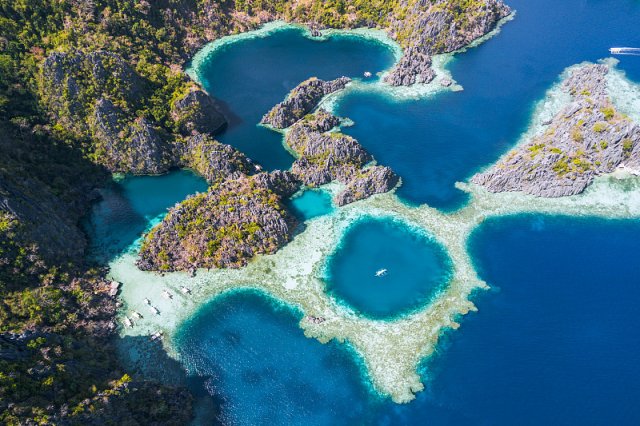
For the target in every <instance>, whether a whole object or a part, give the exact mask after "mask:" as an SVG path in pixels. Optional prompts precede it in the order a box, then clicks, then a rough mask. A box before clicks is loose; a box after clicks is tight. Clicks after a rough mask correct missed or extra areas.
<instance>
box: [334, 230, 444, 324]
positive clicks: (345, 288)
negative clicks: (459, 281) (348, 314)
mask: <svg viewBox="0 0 640 426" xmlns="http://www.w3.org/2000/svg"><path fill="white" fill-rule="evenodd" d="M449 268H450V264H449V261H448V257H447V255H446V254H445V252H444V250H443V249H442V247H441V246H440V245H439V244H438V243H436V242H435V241H432V240H430V239H429V238H428V237H426V236H424V235H422V234H419V233H417V232H415V231H413V230H411V229H410V228H409V227H408V226H406V225H404V224H401V223H399V222H395V221H391V220H388V219H373V218H366V219H363V220H360V221H358V222H357V223H356V224H354V225H353V226H352V227H351V228H350V229H349V230H348V231H347V232H346V234H345V235H344V236H343V239H342V241H341V242H340V245H339V247H338V249H337V250H336V252H335V253H333V254H332V255H331V256H330V258H329V261H328V265H327V271H326V275H327V292H328V293H329V294H331V295H332V296H333V297H335V298H336V299H337V300H338V301H340V302H342V303H345V304H347V305H348V306H350V307H352V308H353V309H354V310H355V311H356V312H359V313H361V314H363V315H365V316H367V317H370V318H376V319H383V318H385V319H390V318H393V317H398V316H400V315H401V314H404V313H407V312H410V311H412V310H415V309H417V308H420V307H423V306H425V305H426V304H427V303H428V302H429V301H430V300H432V298H433V296H434V295H435V294H436V293H437V291H438V290H439V289H441V288H443V286H444V285H445V284H446V283H447V277H448V276H449ZM378 271H384V275H380V276H376V273H377V272H378Z"/></svg>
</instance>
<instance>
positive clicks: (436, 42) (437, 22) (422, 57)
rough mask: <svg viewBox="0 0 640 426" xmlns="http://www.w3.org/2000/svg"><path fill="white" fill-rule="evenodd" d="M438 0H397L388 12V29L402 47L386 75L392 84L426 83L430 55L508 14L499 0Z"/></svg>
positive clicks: (489, 28)
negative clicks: (418, 0)
mask: <svg viewBox="0 0 640 426" xmlns="http://www.w3.org/2000/svg"><path fill="white" fill-rule="evenodd" d="M460 6H461V5H460V4H459V2H457V1H453V2H452V1H446V0H440V1H435V2H431V3H430V4H428V5H425V4H424V3H422V2H414V1H411V0H403V1H400V2H399V4H398V6H396V10H395V13H393V14H392V15H390V17H389V24H388V32H389V34H390V35H391V37H393V38H394V39H396V40H397V41H398V42H399V43H400V45H401V46H402V47H403V48H404V54H403V56H402V58H401V59H400V61H399V62H398V64H396V66H395V67H394V68H393V69H392V70H391V72H390V73H389V74H387V76H386V77H385V81H387V82H388V83H390V84H391V85H393V86H410V85H412V84H415V83H429V82H430V81H431V80H433V79H434V77H435V73H434V71H433V69H432V68H431V57H432V56H433V55H436V54H442V53H449V52H453V51H456V50H459V49H461V48H463V47H465V46H467V45H468V44H470V43H471V42H472V41H474V40H476V39H478V38H480V37H482V36H484V35H485V34H487V33H489V32H490V31H492V30H493V29H494V28H495V27H496V26H497V25H498V22H499V21H500V20H501V19H503V18H505V17H507V16H508V15H509V14H511V9H510V8H509V7H508V6H506V5H505V4H504V3H502V1H500V0H482V1H473V2H466V3H465V7H460Z"/></svg>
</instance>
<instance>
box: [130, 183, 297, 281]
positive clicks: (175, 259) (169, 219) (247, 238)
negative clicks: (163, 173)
mask: <svg viewBox="0 0 640 426" xmlns="http://www.w3.org/2000/svg"><path fill="white" fill-rule="evenodd" d="M265 180H266V181H268V180H269V179H265ZM263 184H264V182H263V181H262V180H261V179H255V178H251V177H241V178H239V179H235V180H226V181H224V182H221V183H220V184H217V185H213V186H212V187H211V188H210V189H209V192H207V193H206V194H199V195H196V196H193V197H190V198H188V199H187V200H185V201H184V202H182V203H180V204H178V205H177V206H176V207H174V208H173V209H171V210H170V211H169V214H168V215H167V216H166V217H165V219H164V220H163V221H162V223H160V224H159V225H158V226H157V227H155V228H154V229H152V230H151V232H149V234H148V235H147V236H146V238H145V242H144V244H143V246H142V249H141V250H140V258H139V260H138V267H139V268H140V269H143V270H157V271H175V270H191V269H195V268H212V267H216V268H225V267H229V268H238V267H241V266H244V265H246V264H247V262H248V261H249V259H251V258H252V257H253V256H255V255H257V254H265V253H274V252H275V251H276V250H278V249H279V248H280V247H282V246H283V245H284V244H286V243H287V242H288V241H289V240H290V238H291V235H292V232H293V229H294V227H295V224H296V222H295V219H294V217H293V216H291V215H290V214H289V213H288V212H287V211H286V209H285V208H284V207H283V205H282V204H281V199H280V197H279V196H278V195H277V194H276V193H274V192H273V191H271V190H270V189H268V188H267V187H265V186H263Z"/></svg>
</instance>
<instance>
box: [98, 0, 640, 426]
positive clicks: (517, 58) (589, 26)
mask: <svg viewBox="0 0 640 426" xmlns="http://www.w3.org/2000/svg"><path fill="white" fill-rule="evenodd" d="M508 3H509V5H511V6H513V7H514V9H516V10H517V16H516V18H515V19H514V20H513V21H512V22H509V23H507V24H506V25H505V26H504V27H503V29H502V32H501V34H499V35H498V36H496V37H494V38H492V39H491V40H489V41H488V42H486V43H484V44H482V45H481V46H479V47H477V48H474V49H471V50H469V51H468V52H465V53H463V54H460V55H459V56H457V57H456V58H455V59H453V60H452V61H451V62H450V63H449V64H448V69H449V71H450V72H451V73H452V75H453V77H454V78H455V79H456V80H457V81H458V83H460V84H461V85H462V86H463V87H464V91H463V92H455V93H453V92H440V93H438V94H435V95H433V96H431V97H428V98H406V97H393V96H390V95H388V94H385V93H383V92H380V90H378V89H374V87H375V86H376V85H375V83H372V84H368V83H363V84H359V85H357V86H356V87H355V88H354V89H352V90H348V91H347V92H346V94H345V95H344V96H343V97H341V98H339V99H338V100H337V102H336V103H335V104H334V105H335V108H336V112H337V113H339V114H340V115H344V116H348V117H349V118H351V119H352V120H353V121H354V123H355V125H354V126H352V127H348V128H345V129H344V131H345V132H347V133H350V134H352V135H353V136H355V137H357V138H358V139H359V140H360V142H361V143H362V144H363V145H364V146H365V147H366V148H367V149H369V150H370V151H371V152H372V153H373V154H374V155H375V157H376V158H377V160H378V162H379V163H381V164H385V165H389V166H391V167H392V168H394V169H395V170H396V171H397V172H398V173H399V174H400V175H401V177H402V179H403V185H402V187H401V188H400V189H399V191H398V193H399V195H400V196H401V197H402V198H403V199H404V200H405V201H407V202H409V203H415V204H419V203H428V204H429V205H431V206H434V207H437V208H439V209H441V210H455V209H457V208H459V207H461V206H463V205H464V203H465V202H466V197H465V195H464V194H463V193H462V192H460V191H459V190H457V189H456V188H455V187H454V183H455V182H456V181H463V180H465V179H467V178H468V177H469V176H471V175H472V174H473V173H474V172H475V171H477V170H478V169H480V168H482V167H484V166H486V165H488V164H490V163H491V162H493V161H495V160H496V159H497V158H498V157H499V156H500V155H501V154H502V153H503V152H504V151H505V150H507V149H508V148H509V147H510V146H512V145H513V144H514V143H515V142H516V141H517V139H518V137H519V136H520V135H521V133H522V132H523V131H525V130H526V128H527V126H528V123H529V120H530V117H531V113H532V111H533V110H534V107H535V104H536V102H537V101H538V100H540V99H541V98H542V97H543V96H544V93H545V91H546V90H547V89H549V87H551V86H552V85H553V84H555V83H556V82H557V78H558V76H559V75H560V74H561V73H562V71H563V70H564V69H565V68H566V67H567V66H570V65H572V64H575V63H580V62H582V61H585V60H589V61H595V60H597V59H600V58H603V57H606V56H607V48H608V47H611V46H613V45H632V46H633V45H640V33H638V32H637V31H634V30H633V29H634V28H635V27H637V24H638V22H640V4H638V2H637V1H632V0H622V1H615V2H614V1H612V0H611V1H590V0H567V1H563V2H557V1H552V0H539V1H536V2H530V1H528V2H527V1H524V0H512V1H509V2H508ZM393 57H394V56H393V51H392V49H391V48H389V47H388V46H385V45H383V44H380V43H379V42H375V41H367V40H365V39H364V38H361V37H354V36H334V37H331V38H329V39H328V40H324V41H312V40H310V39H307V38H305V37H304V34H303V31H302V30H299V29H295V28H289V29H284V30H280V31H277V32H274V33H272V34H270V35H269V36H267V37H261V38H252V39H245V40H242V41H238V42H237V43H233V44H229V45H227V46H225V47H224V48H222V49H221V50H219V51H216V53H215V54H213V55H211V56H210V57H208V58H207V60H205V61H204V62H202V63H201V64H200V67H199V68H198V70H196V71H197V73H198V75H199V77H200V78H201V80H202V82H203V84H204V86H205V87H206V88H207V90H209V91H210V92H211V93H212V94H213V95H214V96H216V97H217V98H218V99H220V101H221V103H222V106H223V108H224V109H225V111H226V112H227V114H228V115H229V116H230V117H231V123H230V126H229V129H228V130H227V131H226V133H225V134H223V135H222V137H221V138H220V139H221V140H222V141H223V142H226V143H230V144H232V145H234V146H236V147H238V148H239V149H241V150H243V151H245V152H246V153H248V154H249V155H250V156H251V157H252V158H254V159H255V160H257V161H259V162H260V163H261V164H263V165H264V166H265V167H267V168H269V169H272V168H281V167H284V168H286V167H288V166H289V164H290V163H291V161H292V158H291V156H290V155H289V153H288V152H287V151H286V150H285V149H284V148H283V146H282V140H281V135H280V134H279V133H276V132H272V131H270V130H268V129H266V128H263V127H260V126H257V123H258V121H259V119H260V117H261V116H262V114H264V113H265V112H266V111H268V109H269V108H270V107H271V106H273V104H275V103H277V102H279V101H280V100H282V98H283V97H284V96H285V94H286V93H287V92H288V90H289V89H290V88H292V87H293V86H295V85H296V84H298V83H299V82H300V81H302V80H304V79H306V78H308V77H310V76H318V77H321V78H335V77H338V76H340V75H345V74H346V75H349V76H352V77H358V76H360V75H361V74H362V73H363V72H364V71H372V72H377V71H382V70H384V69H385V68H388V67H389V66H390V64H391V62H392V60H393ZM618 68H619V69H622V70H623V71H625V72H626V73H627V76H628V77H629V78H631V79H633V80H636V81H640V58H633V57H628V58H623V60H622V62H621V63H620V64H619V66H618ZM369 89H371V90H369ZM174 184H175V185H174ZM117 185H118V186H116V190H115V192H113V193H112V194H109V193H106V194H105V197H104V200H103V201H102V202H101V203H99V204H97V206H96V209H95V212H94V215H93V218H92V220H91V221H90V222H89V223H88V227H89V234H90V236H91V237H92V244H93V248H94V252H96V253H97V254H98V257H99V258H100V255H102V256H103V257H102V259H103V260H105V261H109V260H110V259H112V258H114V257H115V256H117V255H119V254H120V253H122V252H125V251H127V250H135V249H136V246H135V241H136V239H137V238H138V237H139V236H140V234H141V233H142V232H144V230H145V229H147V228H148V227H149V226H150V225H151V224H152V223H153V222H154V221H155V220H158V217H159V216H161V215H162V213H163V212H164V211H165V209H166V208H167V207H170V206H171V205H173V204H174V203H175V202H177V201H179V200H181V199H183V198H184V197H185V196H186V195H187V194H190V193H194V192H197V191H201V190H203V189H204V186H205V185H204V182H203V181H202V180H201V179H199V178H196V177H194V176H193V175H192V174H189V172H177V173H173V174H170V175H168V176H165V177H157V178H146V177H144V178H128V179H125V180H124V181H122V182H120V183H119V184H117ZM323 197H324V198H323ZM327 197H328V196H327V195H326V194H324V195H323V194H322V193H317V192H315V191H307V192H305V193H303V194H302V195H301V196H300V197H299V198H296V199H294V200H293V201H292V203H293V205H294V208H295V206H296V204H297V209H298V214H299V215H300V217H301V219H302V220H311V219H317V220H323V218H327V217H331V216H332V215H339V214H340V212H341V209H336V208H334V207H332V206H331V205H330V202H328V198H327ZM383 224H384V225H385V226H392V224H391V223H390V222H389V223H386V222H383ZM349 232H350V231H349V230H347V233H346V235H345V238H346V239H347V240H346V241H345V242H347V243H348V238H349ZM383 234H384V233H383ZM372 235H374V236H375V235H376V232H372ZM377 235H379V234H377ZM400 240H401V241H402V242H401V243H400V244H401V245H404V244H406V241H405V240H403V239H402V238H400ZM639 242H640V225H639V222H638V221H631V220H627V221H607V220H601V219H589V218H580V219H578V218H568V217H546V216H540V215H537V216H517V217H509V218H497V219H491V220H489V221H487V222H486V223H485V224H483V225H482V226H481V227H480V228H479V229H478V230H476V231H475V232H474V234H473V236H472V238H471V240H470V242H469V247H468V249H469V254H470V256H471V257H472V259H473V261H474V264H475V266H476V268H477V269H478V271H479V274H480V276H481V278H482V279H483V280H485V281H486V282H487V283H488V284H489V285H490V286H491V288H492V289H491V290H490V291H488V292H479V293H477V294H476V295H474V302H475V304H476V305H477V306H478V308H479V312H477V313H471V314H469V315H467V316H465V317H463V318H461V319H460V322H461V323H462V328H461V329H460V330H457V331H455V332H446V333H445V334H444V336H443V339H442V340H441V342H440V343H439V345H438V350H437V351H436V353H435V355H433V356H431V357H430V358H428V359H426V360H424V362H423V363H422V366H421V377H422V380H423V383H424V384H425V387H426V389H425V390H424V391H423V392H420V393H418V394H417V395H416V399H415V400H414V401H412V402H411V403H409V404H403V405H398V404H394V403H392V402H391V401H390V400H388V399H386V398H383V397H380V396H378V395H377V394H376V392H375V390H373V388H372V385H371V383H370V382H369V379H368V377H367V376H366V374H363V371H364V369H363V368H362V360H361V359H360V358H359V356H358V355H357V354H355V353H354V351H352V350H350V349H349V347H348V346H347V345H342V344H337V343H335V342H330V343H328V344H325V345H323V344H320V343H319V342H318V341H317V340H315V339H309V338H307V337H305V336H304V334H303V332H302V330H301V329H300V328H299V327H298V324H297V323H298V321H300V319H301V314H300V313H299V312H297V311H295V310H292V309H291V308H288V307H283V306H282V305H280V304H279V303H277V302H275V301H273V300H271V299H269V298H268V297H265V296H264V295H263V294H261V293H256V292H246V291H245V292H242V291H238V292H234V293H231V294H228V295H225V296H222V297H220V298H218V299H216V300H213V301H211V302H209V303H206V304H203V305H202V306H201V307H200V308H199V309H198V310H197V311H196V313H195V314H194V315H193V316H192V317H191V318H189V319H187V320H186V321H185V322H184V323H183V324H182V326H181V327H180V328H179V329H178V331H177V332H176V334H175V336H173V340H172V342H171V344H172V346H173V348H174V350H175V352H176V353H177V355H178V358H179V359H180V361H181V362H182V363H183V366H184V368H185V369H186V371H187V372H188V373H189V374H190V375H191V376H192V378H193V379H194V380H192V381H190V382H189V383H190V386H192V389H193V390H194V392H196V393H197V394H200V393H202V392H203V391H204V392H206V394H208V395H211V398H212V400H214V401H215V403H216V404H218V403H219V404H220V408H219V410H220V411H219V413H217V414H215V413H214V414H210V415H209V417H207V416H201V417H199V419H198V422H199V423H202V424H213V423H217V422H220V421H226V422H230V423H233V424H305V425H314V424H317V425H323V424H379V425H395V424H407V425H422V424H433V425H450V424H467V423H475V424H481V425H485V424H486V425H511V424H543V423H547V424H567V425H568V424H576V423H578V424H594V425H596V424H603V423H613V424H638V423H639V422H640V409H639V408H638V406H637V403H636V401H637V400H638V399H640V386H639V385H638V383H640V364H639V363H637V359H638V358H639V356H640V340H639V339H638V337H637V336H638V334H637V330H638V328H639V327H640V316H638V315H637V313H636V302H635V301H636V300H637V299H638V297H640V279H639V278H638V277H640V270H639V269H638V268H639V266H638V262H637V259H636V257H637V253H638V252H639V250H640V245H639V244H640V243H639ZM355 248H356V249H357V248H358V247H355ZM360 248H361V249H362V250H361V251H357V250H349V251H347V252H344V253H340V252H338V254H337V256H335V257H334V258H333V259H332V261H338V262H340V261H344V259H348V258H349V257H350V256H356V258H354V260H352V262H356V263H357V264H358V265H364V264H365V263H366V262H367V261H368V260H369V259H366V257H367V256H370V253H371V251H370V250H373V247H372V245H371V244H363V246H362V247H360ZM356 252H357V253H362V258H357V254H356ZM427 252H428V253H427ZM427 252H421V251H420V250H418V251H417V252H415V253H408V254H407V256H408V259H409V261H408V263H414V264H415V263H418V262H419V261H420V260H421V259H427V260H428V259H431V260H433V264H432V266H431V267H430V269H429V271H430V273H433V276H441V275H442V274H443V270H446V268H445V269H442V268H441V267H438V266H437V264H438V263H439V262H438V261H436V260H434V259H435V258H438V257H439V256H438V255H435V254H434V253H436V252H437V250H435V251H434V250H432V249H429V250H427ZM412 254H414V255H415V258H412V257H411V255H412ZM372 268H373V269H375V268H378V264H377V262H376V263H372V264H371V265H369V266H367V267H366V268H364V269H367V271H369V270H371V269H372ZM380 268H386V269H388V271H389V272H388V275H387V276H386V277H385V278H388V279H389V280H391V279H393V277H394V270H395V267H391V268H388V267H386V266H385V265H383V264H381V265H380ZM352 272H353V271H352ZM359 272H360V271H359V270H358V271H355V272H353V273H356V274H357V273H359ZM345 273H348V271H347V272H345ZM363 273H364V272H363ZM369 273H370V271H369V272H367V274H369ZM402 273H403V274H407V275H411V271H410V268H403V271H402ZM337 275H338V274H334V276H333V277H329V282H328V283H327V286H328V288H334V289H335V288H337V286H338V284H339V283H338V280H337V279H336V278H337ZM365 278H366V279H369V277H368V276H367V277H365ZM412 278H413V277H412ZM365 281H366V280H362V281H360V282H358V281H357V280H354V281H353V282H349V283H347V284H346V285H353V286H354V287H353V288H352V289H350V290H352V292H353V295H355V296H356V297H363V296H366V297H371V298H373V299H374V301H375V302H380V301H384V300H385V293H384V291H382V292H380V291H378V292H377V293H376V294H364V295H363V294H362V293H361V292H358V291H356V290H357V289H358V288H361V289H362V288H365V289H366V288H367V287H364V286H368V285H369V284H367V283H366V282H365ZM404 281H405V280H404V279H403V280H402V285H405V283H404ZM432 284H433V285H432V286H429V285H426V286H424V287H420V288H425V289H426V288H428V289H430V291H434V289H437V285H436V284H435V282H434V283H432ZM343 288H344V287H343ZM376 290H379V289H376ZM334 291H335V290H334ZM389 291H390V294H393V292H399V293H401V294H402V292H403V290H402V289H401V288H397V287H396V286H395V283H394V286H393V287H392V288H390V289H389ZM436 291H437V290H436ZM409 293H410V294H414V293H411V292H409ZM424 294H425V296H423V297H424V298H423V300H425V301H428V297H429V294H431V293H429V292H426V293H424ZM374 296H375V297H374ZM336 297H338V295H337V293H336ZM342 299H344V301H345V303H346V304H349V305H352V306H360V309H359V310H360V311H361V312H362V313H365V312H367V309H368V308H370V307H371V305H370V303H372V302H371V301H367V300H365V301H364V302H362V301H360V302H358V300H357V299H354V298H353V297H352V296H345V295H343V296H342ZM386 299H387V301H388V302H389V306H391V305H392V303H393V301H394V300H396V299H394V298H393V297H388V298H386ZM399 300H403V299H402V298H400V299H399ZM358 303H363V304H361V305H358ZM380 306H382V308H385V306H384V303H382V304H381V305H380ZM404 309H409V308H408V307H407V306H406V305H402V304H400V305H395V307H394V308H393V309H391V310H390V311H389V312H396V313H398V312H400V313H401V312H403V311H404ZM389 315H390V316H393V315H391V314H389ZM382 317H386V314H383V315H382ZM195 379H197V380H195Z"/></svg>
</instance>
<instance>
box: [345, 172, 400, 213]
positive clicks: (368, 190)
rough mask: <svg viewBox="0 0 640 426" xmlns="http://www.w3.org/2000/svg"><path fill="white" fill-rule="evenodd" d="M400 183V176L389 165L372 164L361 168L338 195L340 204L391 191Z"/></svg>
mask: <svg viewBox="0 0 640 426" xmlns="http://www.w3.org/2000/svg"><path fill="white" fill-rule="evenodd" d="M398 183H400V178H399V177H398V175H396V174H395V173H394V172H393V170H391V169H390V168H389V167H384V166H371V167H368V168H366V169H363V170H360V171H359V172H358V174H357V175H355V176H354V177H353V178H352V179H351V180H350V181H349V182H347V185H346V187H345V188H344V189H343V190H342V191H340V193H338V195H336V197H335V199H334V201H335V203H336V204H337V205H339V206H344V205H345V204H349V203H353V202H355V201H358V200H363V199H365V198H367V197H370V196H371V195H373V194H382V193H384V192H389V191H391V190H392V189H393V188H395V187H396V185H398Z"/></svg>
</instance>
